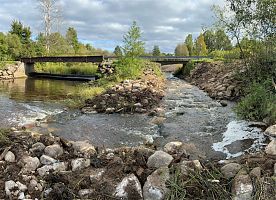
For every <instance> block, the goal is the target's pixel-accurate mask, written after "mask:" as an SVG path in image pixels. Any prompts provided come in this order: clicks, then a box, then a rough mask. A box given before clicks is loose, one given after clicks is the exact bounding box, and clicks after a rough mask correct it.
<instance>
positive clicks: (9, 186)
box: [5, 180, 18, 196]
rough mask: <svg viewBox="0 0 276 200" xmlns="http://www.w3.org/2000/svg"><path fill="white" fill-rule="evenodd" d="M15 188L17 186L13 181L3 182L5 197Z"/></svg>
mask: <svg viewBox="0 0 276 200" xmlns="http://www.w3.org/2000/svg"><path fill="white" fill-rule="evenodd" d="M15 188H18V185H17V184H16V183H15V182H14V181H13V180H10V181H6V182H5V192H6V195H7V196H10V195H11V192H12V190H14V189H15Z"/></svg>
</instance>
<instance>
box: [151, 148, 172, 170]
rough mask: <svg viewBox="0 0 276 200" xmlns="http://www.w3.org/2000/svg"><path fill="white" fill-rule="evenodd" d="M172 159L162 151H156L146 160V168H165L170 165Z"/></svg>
mask: <svg viewBox="0 0 276 200" xmlns="http://www.w3.org/2000/svg"><path fill="white" fill-rule="evenodd" d="M172 160H173V157H172V156H171V155H170V154H168V153H166V152H164V151H156V152H155V153H154V154H152V155H151V156H150V157H149V158H148V162H147V166H148V167H149V168H160V167H167V166H169V165H170V164H171V162H172Z"/></svg>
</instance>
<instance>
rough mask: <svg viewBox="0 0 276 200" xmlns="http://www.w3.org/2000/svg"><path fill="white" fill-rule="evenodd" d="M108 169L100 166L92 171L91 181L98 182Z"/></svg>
mask: <svg viewBox="0 0 276 200" xmlns="http://www.w3.org/2000/svg"><path fill="white" fill-rule="evenodd" d="M105 170H106V169H104V168H100V169H95V170H93V171H91V172H90V176H89V178H90V181H91V182H92V183H93V182H97V181H100V180H101V179H102V177H103V174H104V172H105Z"/></svg>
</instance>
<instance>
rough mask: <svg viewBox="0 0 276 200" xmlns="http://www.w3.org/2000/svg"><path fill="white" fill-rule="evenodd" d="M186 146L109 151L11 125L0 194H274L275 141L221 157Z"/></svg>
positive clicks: (151, 199) (0, 153)
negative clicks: (253, 151) (254, 151)
mask: <svg viewBox="0 0 276 200" xmlns="http://www.w3.org/2000/svg"><path fill="white" fill-rule="evenodd" d="M267 132H269V135H273V134H275V126H274V127H270V128H269V129H267ZM4 137H6V139H4ZM187 148H188V147H187V145H185V144H184V143H182V142H170V143H168V144H166V145H165V146H164V147H163V148H160V149H154V148H149V147H148V148H147V147H144V146H141V147H133V148H130V147H125V148H116V149H106V148H102V147H94V146H93V145H91V144H89V143H88V142H87V141H76V142H71V141H67V140H64V139H63V138H60V137H55V136H52V135H48V136H45V135H40V134H38V133H27V132H24V131H16V130H13V131H10V132H9V133H6V136H2V138H1V147H0V172H1V173H0V199H35V198H37V199H59V200H60V199H132V200H135V199H146V200H155V199H156V200H157V199H179V198H181V197H183V198H184V197H185V198H186V199H222V198H223V199H231V198H234V199H254V198H255V199H271V200H272V199H275V196H276V189H275V188H276V181H275V177H276V141H275V140H272V141H271V142H270V143H269V145H268V146H267V147H266V149H265V152H264V153H259V154H258V155H246V156H244V157H241V158H238V159H235V160H225V161H219V162H208V161H204V160H198V158H196V157H195V155H189V154H188V153H187V152H188V150H189V149H187Z"/></svg>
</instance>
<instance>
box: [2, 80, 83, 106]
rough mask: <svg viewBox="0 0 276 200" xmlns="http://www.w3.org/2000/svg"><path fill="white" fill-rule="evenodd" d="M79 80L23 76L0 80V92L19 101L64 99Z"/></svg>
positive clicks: (75, 89) (74, 90)
mask: <svg viewBox="0 0 276 200" xmlns="http://www.w3.org/2000/svg"><path fill="white" fill-rule="evenodd" d="M80 84H82V82H79V81H64V80H50V79H36V78H26V79H25V78H24V79H15V80H9V81H0V93H2V94H5V95H8V96H9V98H11V99H14V100H20V101H46V100H60V99H65V98H66V97H67V95H68V94H70V93H74V92H76V91H77V89H78V88H77V86H78V85H80Z"/></svg>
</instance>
